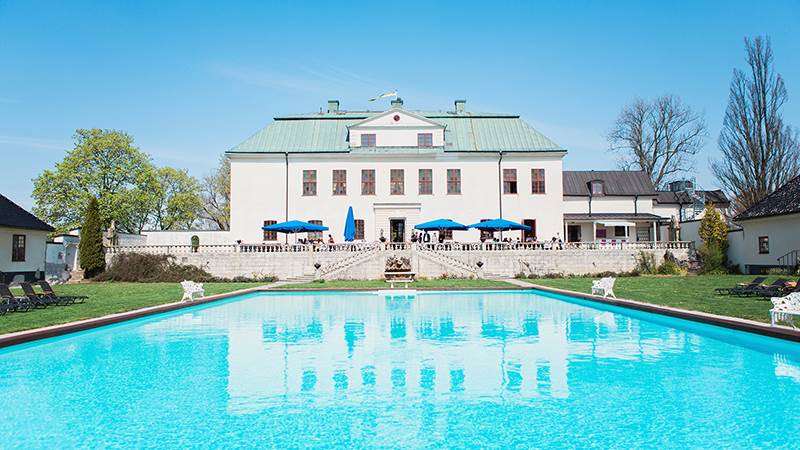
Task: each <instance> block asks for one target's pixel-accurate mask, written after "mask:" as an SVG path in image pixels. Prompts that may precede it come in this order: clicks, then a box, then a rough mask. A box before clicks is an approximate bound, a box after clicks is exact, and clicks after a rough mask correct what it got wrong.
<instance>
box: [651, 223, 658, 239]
mask: <svg viewBox="0 0 800 450" xmlns="http://www.w3.org/2000/svg"><path fill="white" fill-rule="evenodd" d="M656 223H657V222H656V221H655V220H654V221H653V239H652V240H653V242H655V241H656V227H657V225H656Z"/></svg>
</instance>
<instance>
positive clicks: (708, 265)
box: [697, 241, 728, 274]
mask: <svg viewBox="0 0 800 450" xmlns="http://www.w3.org/2000/svg"><path fill="white" fill-rule="evenodd" d="M697 253H698V257H699V258H700V263H701V264H702V266H703V270H702V271H703V273H705V274H723V273H727V272H728V268H727V266H726V263H727V259H728V258H727V256H726V254H725V249H724V248H723V247H722V246H720V245H719V243H717V242H714V241H711V242H709V243H707V244H704V245H702V246H701V247H700V249H699V250H698V251H697Z"/></svg>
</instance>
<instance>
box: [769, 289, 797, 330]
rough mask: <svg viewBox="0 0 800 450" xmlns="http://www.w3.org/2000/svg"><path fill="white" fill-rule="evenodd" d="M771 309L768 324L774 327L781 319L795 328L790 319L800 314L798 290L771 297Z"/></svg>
mask: <svg viewBox="0 0 800 450" xmlns="http://www.w3.org/2000/svg"><path fill="white" fill-rule="evenodd" d="M770 300H772V309H770V310H769V316H770V324H771V325H772V326H773V327H774V326H775V324H776V323H777V322H779V321H781V320H784V321H786V322H789V324H790V325H791V326H792V328H797V327H796V326H795V325H794V321H793V320H792V319H793V318H794V316H800V292H792V293H791V294H789V295H787V296H786V297H772V298H771V299H770Z"/></svg>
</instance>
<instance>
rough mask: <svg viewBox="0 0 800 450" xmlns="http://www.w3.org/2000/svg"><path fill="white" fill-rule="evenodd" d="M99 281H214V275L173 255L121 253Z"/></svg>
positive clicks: (115, 257) (98, 278) (112, 261)
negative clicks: (177, 261)
mask: <svg viewBox="0 0 800 450" xmlns="http://www.w3.org/2000/svg"><path fill="white" fill-rule="evenodd" d="M96 279H97V280H98V281H134V282H145V283H150V282H159V281H162V282H180V281H183V280H192V281H198V282H202V281H213V280H214V277H213V276H212V275H211V274H210V273H208V272H206V271H205V270H203V269H201V268H200V267H197V266H192V265H188V264H178V263H176V262H175V257H174V256H172V255H151V254H147V253H120V254H117V255H114V258H113V259H112V260H111V264H110V265H109V267H108V269H107V270H106V271H105V272H104V273H103V274H102V275H100V276H98V277H97V278H96Z"/></svg>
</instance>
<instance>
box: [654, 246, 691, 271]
mask: <svg viewBox="0 0 800 450" xmlns="http://www.w3.org/2000/svg"><path fill="white" fill-rule="evenodd" d="M688 272H689V271H688V270H687V268H685V267H683V266H681V264H680V262H678V259H677V258H675V255H673V254H672V252H670V251H669V250H667V251H666V252H664V260H663V261H662V262H661V265H660V266H658V273H659V274H660V275H686V274H687V273H688Z"/></svg>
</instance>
